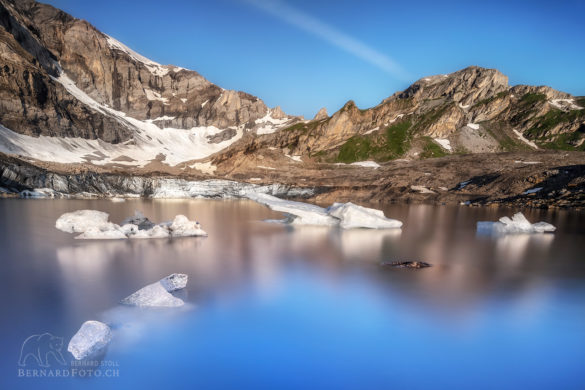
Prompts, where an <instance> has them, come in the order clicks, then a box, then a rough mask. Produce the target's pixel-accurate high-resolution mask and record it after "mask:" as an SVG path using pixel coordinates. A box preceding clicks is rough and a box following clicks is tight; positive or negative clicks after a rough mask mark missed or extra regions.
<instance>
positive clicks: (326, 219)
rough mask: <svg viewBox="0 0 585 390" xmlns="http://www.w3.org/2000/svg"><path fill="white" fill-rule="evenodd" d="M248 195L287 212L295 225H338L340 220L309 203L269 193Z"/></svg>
mask: <svg viewBox="0 0 585 390" xmlns="http://www.w3.org/2000/svg"><path fill="white" fill-rule="evenodd" d="M246 196H247V197H248V198H249V199H251V200H253V201H255V202H258V203H260V204H263V205H265V206H268V207H269V208H270V209H272V210H274V211H280V212H282V213H285V214H287V216H288V217H289V221H290V223H293V224H295V225H325V226H336V225H338V224H339V220H338V219H337V218H334V217H332V216H330V215H329V214H327V210H325V209H324V208H322V207H319V206H315V205H312V204H308V203H302V202H294V201H290V200H284V199H280V198H277V197H275V196H272V195H268V194H261V193H256V192H249V193H247V194H246Z"/></svg>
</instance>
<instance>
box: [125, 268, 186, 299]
mask: <svg viewBox="0 0 585 390" xmlns="http://www.w3.org/2000/svg"><path fill="white" fill-rule="evenodd" d="M187 279H188V277H187V275H185V274H172V275H169V276H167V277H166V278H163V279H161V280H159V281H158V282H155V283H152V284H149V285H148V286H146V287H143V288H141V289H140V290H138V291H136V292H135V293H134V294H132V295H130V296H128V297H126V298H124V299H122V301H121V303H123V304H125V305H130V306H138V307H178V306H183V305H184V304H185V302H183V300H182V299H180V298H177V297H175V296H173V295H172V294H171V292H172V291H176V290H180V289H182V288H185V286H186V285H187Z"/></svg>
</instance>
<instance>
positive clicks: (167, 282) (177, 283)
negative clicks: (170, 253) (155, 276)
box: [159, 274, 189, 292]
mask: <svg viewBox="0 0 585 390" xmlns="http://www.w3.org/2000/svg"><path fill="white" fill-rule="evenodd" d="M188 281H189V276H188V275H186V274H170V275H169V276H167V277H166V278H162V279H161V280H159V283H160V284H162V285H163V287H164V288H165V289H166V290H167V291H168V292H173V291H177V290H181V289H183V288H185V287H187V282H188Z"/></svg>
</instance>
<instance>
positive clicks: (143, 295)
mask: <svg viewBox="0 0 585 390" xmlns="http://www.w3.org/2000/svg"><path fill="white" fill-rule="evenodd" d="M188 279H189V278H188V276H187V275H186V274H177V273H175V274H171V275H169V276H167V277H165V278H162V279H161V280H159V281H158V282H156V283H152V284H149V285H147V286H145V287H143V288H141V289H140V290H138V291H136V292H135V293H133V294H132V295H130V296H128V297H126V298H124V299H123V300H122V301H121V302H120V303H122V304H123V305H124V306H116V307H113V308H111V309H109V310H107V311H105V312H104V313H103V314H102V315H101V316H100V317H103V318H101V319H102V320H103V321H105V323H104V322H100V321H94V320H91V321H86V322H84V323H83V325H81V328H80V329H79V330H78V331H77V333H75V335H73V337H72V338H71V340H70V341H69V346H68V347H67V350H68V351H69V352H71V354H72V355H73V357H74V358H75V359H77V360H81V359H86V358H89V357H92V356H95V355H96V354H97V353H100V352H101V351H102V350H103V349H104V348H105V347H106V346H108V344H109V343H110V341H111V340H112V338H113V336H114V334H115V337H116V340H117V341H118V342H119V341H122V342H128V341H132V340H127V339H128V338H130V339H134V341H136V340H135V339H136V338H137V337H139V336H140V335H139V334H137V331H138V333H140V332H139V331H140V329H142V328H145V327H146V325H147V322H152V320H154V319H156V318H159V317H160V312H156V313H151V314H152V315H154V318H153V316H152V315H146V316H145V315H144V314H147V311H145V310H142V308H148V307H152V308H157V307H158V308H161V307H174V308H177V307H182V306H186V305H185V302H184V301H183V300H182V299H180V298H177V297H175V296H173V295H172V294H171V292H173V291H177V290H181V289H183V288H185V287H186V286H187V282H188ZM187 306H188V305H187ZM137 310H138V311H137ZM120 339H122V340H120ZM124 339H126V340H124Z"/></svg>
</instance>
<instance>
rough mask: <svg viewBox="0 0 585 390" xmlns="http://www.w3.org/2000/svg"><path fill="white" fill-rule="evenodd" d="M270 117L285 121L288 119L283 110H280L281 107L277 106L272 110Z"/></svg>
mask: <svg viewBox="0 0 585 390" xmlns="http://www.w3.org/2000/svg"><path fill="white" fill-rule="evenodd" d="M270 115H271V116H272V117H273V118H274V119H284V118H286V117H287V115H286V114H285V113H284V111H282V109H281V108H280V106H276V107H274V108H273V109H271V110H270Z"/></svg>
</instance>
